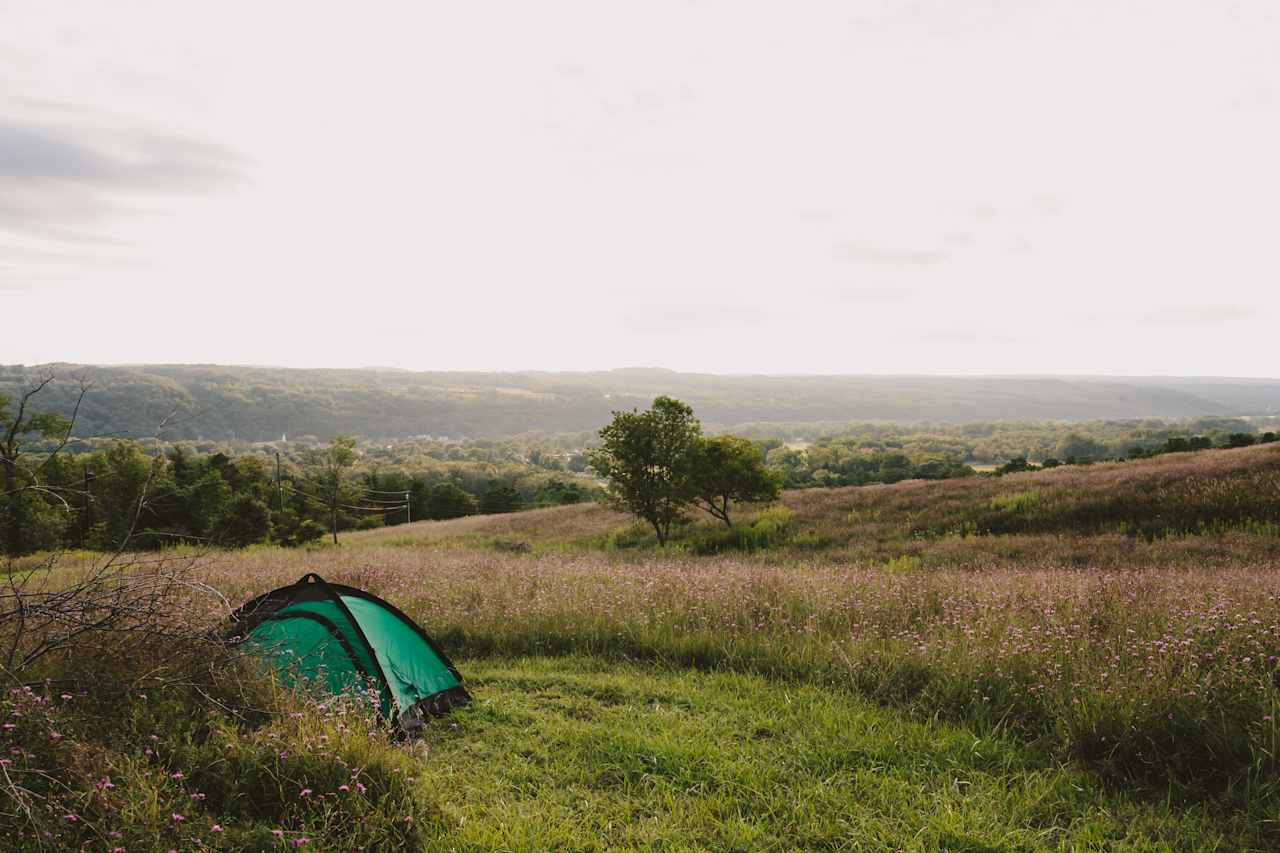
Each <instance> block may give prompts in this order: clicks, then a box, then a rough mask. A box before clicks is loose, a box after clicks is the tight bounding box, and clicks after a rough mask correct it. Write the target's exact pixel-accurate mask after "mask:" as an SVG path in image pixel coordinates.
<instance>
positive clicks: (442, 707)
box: [227, 573, 471, 735]
mask: <svg viewBox="0 0 1280 853" xmlns="http://www.w3.org/2000/svg"><path fill="white" fill-rule="evenodd" d="M227 636H228V638H229V639H230V640H231V642H233V643H236V644H240V645H242V646H243V647H244V648H246V649H247V650H249V651H250V652H251V653H252V654H255V655H256V656H258V657H261V658H262V659H263V660H265V661H266V662H267V663H268V664H269V665H270V666H271V667H272V669H274V670H275V671H276V672H277V674H278V675H279V676H280V677H281V678H282V679H283V680H284V681H285V682H286V683H295V682H299V681H302V682H306V683H309V684H312V685H317V686H320V687H322V688H324V689H326V690H328V691H329V692H331V693H334V694H337V693H342V692H344V691H352V690H360V689H362V688H364V687H365V686H366V685H369V686H371V687H373V688H376V689H377V690H378V692H379V694H380V699H381V710H382V715H383V716H384V717H385V718H387V719H388V720H391V721H392V722H394V723H396V724H397V725H398V726H399V727H400V728H401V729H402V730H403V731H404V732H405V733H406V734H410V735H412V734H414V733H416V732H417V730H418V729H420V728H421V727H422V725H423V722H424V721H425V719H426V717H428V716H433V715H436V714H443V713H445V712H447V711H449V710H450V709H452V708H456V707H459V706H461V705H465V704H467V703H468V702H470V701H471V697H470V696H469V695H468V694H467V691H466V689H465V688H463V686H462V676H461V675H459V674H458V670H456V669H455V668H454V666H453V664H452V663H451V662H450V661H449V658H448V657H446V656H445V653H444V652H443V651H441V650H440V647H439V646H437V645H436V644H435V642H434V641H433V640H432V639H431V638H430V637H428V636H427V634H426V632H425V631H423V630H422V629H421V628H419V627H418V626H417V624H415V623H414V621H413V620H412V619H410V618H409V617H408V616H406V615H404V614H403V613H401V612H400V611H399V610H397V609H396V608H395V607H393V606H392V605H390V604H388V603H387V602H385V601H383V600H382V599H381V598H378V597H377V596H376V595H370V594H369V593H367V592H364V591H363V590H359V589H355V588H354V587H349V586H342V585H340V584H331V583H328V582H327V581H325V580H324V579H323V578H321V577H320V576H319V575H317V574H314V573H313V574H308V575H306V576H304V577H303V578H302V579H301V580H299V581H298V582H297V583H294V584H292V585H290V586H283V587H280V588H279V589H275V590H272V591H271V592H268V593H266V594H264V595H260V596H258V597H257V598H255V599H253V600H252V601H249V602H248V603H246V604H245V605H244V606H242V607H241V608H240V609H239V610H237V611H236V612H235V613H233V614H232V615H231V627H230V629H229V630H228V632H227Z"/></svg>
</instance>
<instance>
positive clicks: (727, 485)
mask: <svg viewBox="0 0 1280 853" xmlns="http://www.w3.org/2000/svg"><path fill="white" fill-rule="evenodd" d="M691 468H692V470H691V472H690V474H689V476H690V478H691V480H692V486H693V502H694V504H695V505H697V506H698V507H700V508H701V509H703V510H706V512H708V513H709V514H710V515H711V516H712V517H714V518H718V519H720V520H721V521H723V522H724V525H725V527H732V526H733V524H732V522H731V520H730V517H729V508H730V502H731V501H732V502H733V503H763V502H766V501H773V500H777V499H778V495H779V494H780V493H781V492H782V475H781V474H779V473H778V472H776V471H770V470H768V469H767V468H765V465H764V457H763V456H762V455H761V453H760V449H759V448H758V447H756V445H755V444H754V443H753V442H751V441H748V440H747V439H745V438H739V437H738V436H735V435H721V436H716V437H715V438H704V439H702V440H701V441H699V442H698V443H697V444H696V445H695V447H694V450H693V462H692V466H691Z"/></svg>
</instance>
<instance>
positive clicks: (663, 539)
mask: <svg viewBox="0 0 1280 853" xmlns="http://www.w3.org/2000/svg"><path fill="white" fill-rule="evenodd" d="M650 523H651V524H652V525H653V532H654V533H656V534H658V546H659V547H662V546H665V545H666V544H667V534H666V531H664V530H663V529H662V527H661V525H659V524H658V522H656V521H654V522H650Z"/></svg>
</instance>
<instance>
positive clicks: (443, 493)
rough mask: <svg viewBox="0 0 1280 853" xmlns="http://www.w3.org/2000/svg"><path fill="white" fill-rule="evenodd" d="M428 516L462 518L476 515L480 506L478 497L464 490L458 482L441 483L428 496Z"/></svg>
mask: <svg viewBox="0 0 1280 853" xmlns="http://www.w3.org/2000/svg"><path fill="white" fill-rule="evenodd" d="M426 510H427V518H431V519H445V518H461V517H462V516H464V515H474V514H475V513H476V512H477V511H478V508H477V506H476V499H475V498H473V497H472V496H471V495H470V494H468V493H467V492H465V491H463V490H462V488H461V487H459V486H458V485H457V484H456V483H449V482H445V483H440V484H439V485H437V486H435V488H433V489H432V490H431V495H430V497H428V498H427V506H426Z"/></svg>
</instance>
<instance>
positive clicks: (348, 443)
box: [306, 435, 360, 545]
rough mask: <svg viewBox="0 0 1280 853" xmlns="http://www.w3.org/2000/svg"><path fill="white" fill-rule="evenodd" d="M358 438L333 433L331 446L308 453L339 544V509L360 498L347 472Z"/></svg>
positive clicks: (334, 541)
mask: <svg viewBox="0 0 1280 853" xmlns="http://www.w3.org/2000/svg"><path fill="white" fill-rule="evenodd" d="M357 455H358V454H357V453H356V440H355V439H354V438H351V437H350V436H346V435H337V436H334V437H333V438H332V439H331V440H330V441H329V446H328V447H325V448H323V449H320V450H312V451H310V452H308V453H307V455H306V461H307V463H308V471H307V473H308V474H310V476H311V479H312V480H314V481H315V484H316V486H318V487H319V488H320V491H321V494H322V495H323V496H324V503H325V504H327V505H328V508H329V521H330V529H331V531H332V532H333V544H335V545H337V544H338V509H339V507H341V506H343V505H344V504H347V505H349V504H352V503H354V502H355V501H357V500H359V498H360V490H359V487H358V486H357V485H356V484H354V483H352V482H351V481H350V480H348V479H347V472H348V471H349V470H350V469H351V468H352V467H354V466H355V464H356V459H357Z"/></svg>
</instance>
